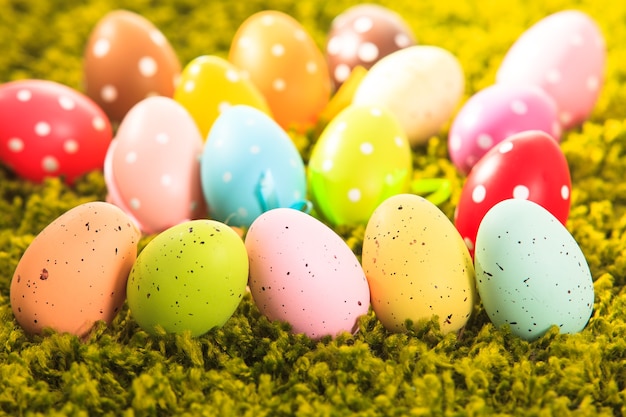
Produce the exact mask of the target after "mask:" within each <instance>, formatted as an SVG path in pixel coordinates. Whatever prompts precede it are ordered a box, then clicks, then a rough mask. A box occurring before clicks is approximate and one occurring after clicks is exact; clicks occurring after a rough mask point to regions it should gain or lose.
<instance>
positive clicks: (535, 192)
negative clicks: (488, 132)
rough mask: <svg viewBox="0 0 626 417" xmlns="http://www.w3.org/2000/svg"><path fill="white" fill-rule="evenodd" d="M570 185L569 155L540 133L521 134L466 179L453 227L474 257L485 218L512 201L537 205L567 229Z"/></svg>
mask: <svg viewBox="0 0 626 417" xmlns="http://www.w3.org/2000/svg"><path fill="white" fill-rule="evenodd" d="M571 189H572V184H571V177H570V171H569V166H568V164H567V160H566V159H565V155H564V154H563V151H562V150H561V148H560V146H559V144H558V143H557V141H556V140H554V138H552V137H551V136H550V135H548V134H547V133H545V132H542V131H539V130H528V131H525V132H519V133H516V134H514V135H513V136H510V137H508V138H506V139H505V140H503V141H502V142H500V143H499V144H498V145H496V146H494V147H493V148H491V149H490V150H489V151H488V152H487V153H486V154H485V155H484V156H483V157H482V158H481V160H480V161H478V163H477V164H476V165H475V166H474V168H473V169H472V170H471V171H470V173H469V175H468V176H467V180H466V181H465V184H464V185H463V189H462V190H461V196H460V198H459V203H458V206H457V209H456V212H455V215H454V224H455V226H456V228H457V230H458V231H459V233H460V234H461V237H463V240H464V241H465V244H466V245H467V247H468V248H469V250H470V253H471V254H472V255H473V253H474V247H475V244H476V234H477V232H478V228H479V226H480V223H481V222H482V219H483V217H484V216H485V214H486V213H487V212H488V211H489V210H490V209H491V208H492V207H493V206H494V205H495V204H497V203H499V202H500V201H503V200H507V199H511V198H519V199H524V200H530V201H533V202H535V203H537V204H539V205H540V206H542V207H543V208H545V209H546V210H548V211H549V212H550V213H552V215H554V217H556V218H557V219H558V220H559V221H560V222H561V223H563V224H564V225H565V223H566V222H567V218H568V216H569V210H570V194H571Z"/></svg>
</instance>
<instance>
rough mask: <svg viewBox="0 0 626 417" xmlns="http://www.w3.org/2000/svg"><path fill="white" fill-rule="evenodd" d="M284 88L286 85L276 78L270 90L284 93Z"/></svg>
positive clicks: (283, 81)
mask: <svg viewBox="0 0 626 417" xmlns="http://www.w3.org/2000/svg"><path fill="white" fill-rule="evenodd" d="M286 87H287V84H286V83H285V80H283V79H282V78H276V79H275V80H274V82H272V88H274V90H276V91H284V90H285V88H286Z"/></svg>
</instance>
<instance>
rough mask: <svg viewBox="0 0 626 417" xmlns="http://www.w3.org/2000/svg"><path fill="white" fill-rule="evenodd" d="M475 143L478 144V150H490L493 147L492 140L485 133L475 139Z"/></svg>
mask: <svg viewBox="0 0 626 417" xmlns="http://www.w3.org/2000/svg"><path fill="white" fill-rule="evenodd" d="M476 143H477V144H478V147H479V148H480V149H482V150H488V149H491V147H492V146H493V138H492V137H491V136H490V135H488V134H487V133H481V134H480V135H478V137H477V138H476Z"/></svg>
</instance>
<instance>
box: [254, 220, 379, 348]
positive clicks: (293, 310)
mask: <svg viewBox="0 0 626 417" xmlns="http://www.w3.org/2000/svg"><path fill="white" fill-rule="evenodd" d="M245 244H246V249H247V251H248V257H249V259H250V278H249V285H250V291H251V293H252V297H253V298H254V301H255V303H256V305H257V306H258V308H259V310H260V311H261V313H263V314H264V315H265V316H266V317H267V318H269V319H270V320H279V321H284V322H287V323H289V324H290V325H291V326H292V331H293V332H294V333H304V334H306V335H307V336H309V337H311V338H313V339H319V338H321V337H324V336H329V335H330V336H336V335H337V334H339V333H342V332H351V333H354V332H356V331H357V329H358V323H357V320H358V318H359V317H360V316H362V315H364V314H367V311H368V308H369V302H370V293H369V287H368V283H367V279H366V277H365V273H364V272H363V268H362V267H361V264H360V263H359V261H358V259H357V258H356V255H355V254H354V253H353V252H352V250H351V249H350V248H349V247H348V245H347V244H346V243H345V241H344V240H343V239H342V238H341V237H340V236H339V235H337V234H336V233H335V232H334V231H333V230H332V229H330V228H329V227H328V226H326V225H325V224H323V223H322V222H320V221H319V220H317V219H316V218H314V217H313V216H311V215H309V214H306V213H304V212H301V211H298V210H295V209H290V208H277V209H273V210H270V211H267V212H265V213H263V214H262V215H261V216H259V217H257V218H256V220H255V221H254V222H253V223H252V225H251V226H250V229H249V230H248V233H247V235H246V239H245Z"/></svg>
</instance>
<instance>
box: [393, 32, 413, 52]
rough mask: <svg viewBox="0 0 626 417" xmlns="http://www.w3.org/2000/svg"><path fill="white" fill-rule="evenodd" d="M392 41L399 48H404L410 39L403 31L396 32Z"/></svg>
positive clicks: (409, 42)
mask: <svg viewBox="0 0 626 417" xmlns="http://www.w3.org/2000/svg"><path fill="white" fill-rule="evenodd" d="M393 43H395V44H396V46H397V47H398V48H400V49H402V48H406V47H407V46H409V45H410V44H411V39H410V38H409V37H408V36H407V35H406V34H405V33H398V34H396V36H394V38H393Z"/></svg>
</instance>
